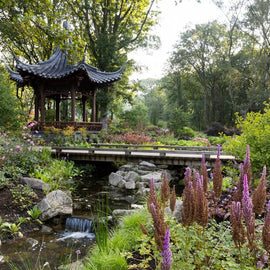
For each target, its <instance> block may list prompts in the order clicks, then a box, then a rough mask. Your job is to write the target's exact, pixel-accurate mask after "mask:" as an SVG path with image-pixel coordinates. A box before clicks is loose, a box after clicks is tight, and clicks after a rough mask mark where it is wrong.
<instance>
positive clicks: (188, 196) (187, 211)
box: [181, 181, 196, 226]
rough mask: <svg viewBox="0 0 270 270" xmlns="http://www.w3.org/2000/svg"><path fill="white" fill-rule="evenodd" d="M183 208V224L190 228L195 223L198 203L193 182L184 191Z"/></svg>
mask: <svg viewBox="0 0 270 270" xmlns="http://www.w3.org/2000/svg"><path fill="white" fill-rule="evenodd" d="M182 198H183V207H182V210H181V217H182V223H183V225H184V226H190V225H192V223H193V222H194V221H195V215H196V201H195V191H194V188H193V183H192V182H191V181H189V182H188V184H187V185H186V186H185V189H184V190H183V195H182Z"/></svg>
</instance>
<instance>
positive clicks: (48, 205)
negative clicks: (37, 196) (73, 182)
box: [37, 190, 72, 221]
mask: <svg viewBox="0 0 270 270" xmlns="http://www.w3.org/2000/svg"><path fill="white" fill-rule="evenodd" d="M37 207H38V210H40V211H42V213H41V215H40V220H42V221H45V220H48V219H51V218H53V217H55V216H58V215H60V216H62V215H71V214H72V199H71V196H70V195H69V194H67V193H65V192H63V191H61V190H54V191H52V192H50V193H49V194H48V195H47V196H46V197H45V198H44V199H43V200H42V201H41V202H39V203H38V205H37Z"/></svg>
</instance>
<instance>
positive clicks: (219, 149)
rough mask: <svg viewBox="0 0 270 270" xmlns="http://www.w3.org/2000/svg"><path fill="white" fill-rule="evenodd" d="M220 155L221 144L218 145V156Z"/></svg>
mask: <svg viewBox="0 0 270 270" xmlns="http://www.w3.org/2000/svg"><path fill="white" fill-rule="evenodd" d="M219 157H220V144H219V145H218V146H217V158H219Z"/></svg>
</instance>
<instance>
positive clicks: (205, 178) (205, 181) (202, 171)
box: [200, 153, 208, 193]
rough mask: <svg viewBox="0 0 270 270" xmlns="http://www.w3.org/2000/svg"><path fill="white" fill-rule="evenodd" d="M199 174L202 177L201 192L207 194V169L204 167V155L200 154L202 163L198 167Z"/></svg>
mask: <svg viewBox="0 0 270 270" xmlns="http://www.w3.org/2000/svg"><path fill="white" fill-rule="evenodd" d="M200 174H201V175H202V176H203V190H204V193H206V192H207V188H208V172H207V167H206V162H205V154H204V153H202V162H201V167H200Z"/></svg>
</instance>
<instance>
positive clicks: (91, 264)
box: [83, 209, 150, 270]
mask: <svg viewBox="0 0 270 270" xmlns="http://www.w3.org/2000/svg"><path fill="white" fill-rule="evenodd" d="M149 218H150V217H149V213H148V212H147V210H146V209H140V210H138V211H136V212H134V213H131V214H130V215H128V216H125V217H123V218H122V219H121V222H120V224H119V225H118V226H117V228H116V229H115V230H114V231H113V232H112V233H111V237H109V239H108V241H107V245H108V247H107V248H103V249H102V250H100V249H99V247H98V246H95V247H94V248H93V249H92V251H91V253H90V254H89V257H88V258H87V259H86V261H85V263H84V268H83V269H85V270H86V269H99V270H103V269H104V270H107V269H111V270H114V269H115V270H121V269H127V262H126V259H125V255H126V254H127V252H128V251H132V250H133V249H134V248H135V249H136V248H138V247H139V242H138V239H139V238H140V237H141V236H142V235H143V233H142V231H141V228H140V225H139V222H138V220H140V221H141V222H143V223H147V222H148V220H149Z"/></svg>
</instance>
